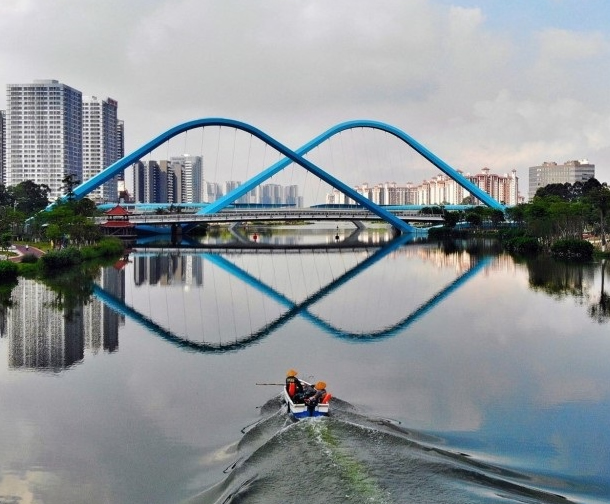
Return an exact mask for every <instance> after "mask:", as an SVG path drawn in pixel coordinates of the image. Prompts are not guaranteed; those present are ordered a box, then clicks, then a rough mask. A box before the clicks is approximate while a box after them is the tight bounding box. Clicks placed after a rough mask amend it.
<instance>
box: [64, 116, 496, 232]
mask: <svg viewBox="0 0 610 504" xmlns="http://www.w3.org/2000/svg"><path fill="white" fill-rule="evenodd" d="M204 126H227V127H232V128H235V129H239V130H242V131H246V132H248V133H250V134H252V135H254V136H256V137H257V138H259V139H260V140H262V141H263V142H265V143H266V144H267V145H270V146H271V147H273V148H274V149H276V150H277V151H279V152H280V153H281V154H283V155H284V156H285V158H284V159H282V160H280V161H278V162H277V163H275V164H273V165H272V166H270V167H269V168H267V169H265V170H263V171H262V172H261V173H259V174H258V175H255V176H254V177H252V178H250V179H249V180H248V181H247V182H245V183H244V184H242V185H241V186H239V187H238V188H236V189H235V190H233V191H231V192H230V193H228V194H226V195H225V196H223V197H222V198H220V199H218V200H217V201H216V202H214V203H211V204H210V205H208V206H207V207H205V208H204V209H202V210H201V213H204V214H212V213H215V212H218V211H220V210H222V209H224V208H225V207H227V206H228V205H230V204H231V203H233V202H234V201H235V200H237V199H238V198H239V197H241V196H243V195H244V194H246V193H248V192H249V191H251V190H252V189H254V188H255V187H257V186H258V185H260V184H261V183H263V182H264V181H265V180H267V179H268V178H270V177H271V176H273V175H274V174H276V173H278V172H279V171H281V170H282V169H284V168H285V167H287V166H289V165H290V164H291V163H292V162H295V163H297V164H299V165H300V166H302V167H303V168H305V169H306V170H308V171H310V172H311V173H313V174H314V175H316V176H317V177H319V178H320V179H321V180H324V181H325V182H326V183H328V184H329V185H331V186H332V187H334V188H335V189H337V190H339V191H341V192H342V193H343V194H345V195H346V196H348V197H349V198H351V199H352V200H354V201H356V202H357V203H359V204H361V205H362V206H363V207H364V208H366V209H367V210H370V211H371V212H373V213H375V214H376V215H377V216H379V217H380V218H381V219H383V220H385V221H386V222H388V223H389V224H391V225H392V226H394V227H395V228H396V229H398V230H399V231H401V232H406V233H411V232H413V231H414V228H413V227H412V226H411V225H409V224H407V223H406V222H404V221H402V220H401V219H399V218H397V217H396V216H394V215H393V214H392V213H391V212H389V211H388V210H386V209H384V208H383V207H381V206H379V205H377V204H375V203H373V202H372V201H370V200H369V199H368V198H365V197H364V196H362V195H361V194H359V193H357V192H356V191H355V190H354V189H353V188H351V187H349V186H348V185H346V184H345V183H343V182H341V181H340V180H339V179H337V178H336V177H334V176H333V175H331V174H330V173H328V172H326V171H325V170H323V169H321V168H319V167H318V166H316V165H315V164H313V163H312V162H311V161H309V160H307V159H305V158H304V157H303V156H304V155H305V154H307V153H308V152H309V151H311V150H312V149H313V148H315V147H317V146H318V145H320V144H321V143H322V142H324V141H326V140H328V139H329V138H331V137H332V136H334V135H336V134H337V133H340V132H342V131H345V130H348V129H354V128H372V129H377V130H381V131H385V132H387V133H389V134H392V135H394V136H395V137H397V138H399V139H400V140H402V141H403V142H405V143H406V144H407V145H409V146H410V147H411V148H413V149H414V150H415V151H416V152H418V153H419V154H420V155H422V156H423V157H424V158H426V159H427V160H428V161H430V162H431V163H432V164H434V165H435V166H436V167H437V168H438V169H440V170H441V171H442V172H443V173H445V174H446V175H447V176H449V177H450V178H452V179H453V180H455V181H456V182H457V183H458V184H460V185H461V186H462V187H464V189H466V190H467V191H469V192H470V193H471V194H473V195H474V196H475V197H477V198H478V199H479V200H481V201H482V202H483V203H485V204H486V205H488V206H490V207H491V208H495V209H500V210H504V206H503V205H502V204H500V203H499V202H497V201H496V200H495V199H493V198H492V197H491V196H490V195H489V194H487V193H486V192H485V191H483V190H482V189H481V188H479V187H478V186H476V185H474V184H473V183H472V182H470V181H469V180H468V179H467V178H466V177H464V176H463V175H461V174H460V173H459V172H458V171H457V170H455V169H453V168H452V167H451V166H449V165H448V164H447V163H446V162H444V161H443V160H442V159H440V158H439V157H438V156H436V155H435V154H433V153H432V152H431V151H430V150H428V149H427V148H426V147H424V146H423V145H422V144H420V143H419V142H417V141H416V140H415V139H414V138H412V137H411V136H409V135H407V134H406V133H404V132H403V131H401V130H400V129H398V128H396V127H394V126H391V125H389V124H386V123H383V122H379V121H371V120H354V121H347V122H343V123H340V124H337V125H336V126H333V127H332V128H330V129H328V130H327V131H325V132H324V133H322V134H321V135H318V136H317V137H315V138H314V139H312V140H310V141H309V142H308V143H306V144H305V145H303V146H302V147H300V148H299V149H297V150H296V151H293V150H291V149H289V148H288V147H286V146H285V145H283V144H282V143H280V142H278V141H277V140H275V139H274V138H273V137H271V136H269V135H267V134H266V133H264V132H263V131H261V130H259V129H258V128H255V127H254V126H251V125H250V124H247V123H244V122H241V121H237V120H234V119H226V118H203V119H195V120H192V121H187V122H184V123H181V124H178V125H176V126H174V127H173V128H170V129H168V130H167V131H165V132H163V133H161V134H160V135H158V136H157V137H155V138H153V139H152V140H151V141H149V142H148V143H146V144H145V145H143V146H142V147H140V148H138V149H136V150H135V151H133V152H132V153H131V154H128V155H127V156H125V157H123V158H122V159H120V160H118V161H116V162H115V163H113V164H111V165H110V166H109V167H107V168H106V169H105V170H103V171H101V172H100V173H98V174H97V175H95V176H94V177H92V178H91V179H89V180H87V181H86V182H84V183H82V184H81V185H79V186H78V187H76V188H75V189H74V190H73V197H74V198H76V199H79V198H82V197H84V196H86V195H87V194H89V193H90V192H91V191H93V190H94V189H96V188H97V187H99V186H100V185H102V184H103V183H105V182H107V181H108V180H110V179H111V178H112V177H114V176H115V175H117V174H118V173H121V172H123V171H124V170H125V169H126V168H128V167H129V166H131V165H133V164H134V163H135V162H137V161H138V160H140V159H141V158H142V157H144V156H145V155H146V154H148V153H149V152H152V151H153V150H154V149H156V148H157V147H159V146H160V145H162V144H163V143H165V142H166V141H168V140H169V139H171V138H173V137H175V136H177V135H179V134H180V133H184V132H186V131H188V130H191V129H195V128H200V127H204ZM64 198H65V197H64Z"/></svg>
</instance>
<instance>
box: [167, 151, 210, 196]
mask: <svg viewBox="0 0 610 504" xmlns="http://www.w3.org/2000/svg"><path fill="white" fill-rule="evenodd" d="M170 163H171V170H172V172H173V174H174V176H175V180H176V179H177V178H178V174H180V175H179V178H180V183H179V185H178V184H176V186H175V187H174V191H175V197H176V199H175V200H174V201H173V202H174V203H201V202H202V201H203V183H202V182H203V159H202V157H201V156H189V155H188V154H184V155H183V156H172V157H171V158H170Z"/></svg>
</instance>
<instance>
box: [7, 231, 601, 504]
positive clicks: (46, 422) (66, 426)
mask: <svg viewBox="0 0 610 504" xmlns="http://www.w3.org/2000/svg"><path fill="white" fill-rule="evenodd" d="M294 233H298V230H296V231H294V232H291V233H290V234H288V235H284V236H285V237H284V238H277V237H276V238H270V237H265V238H264V239H265V240H266V241H268V242H272V241H279V242H282V241H283V242H284V243H292V244H298V243H301V244H310V243H313V242H316V239H314V238H312V233H308V234H306V235H305V234H303V233H301V235H295V234H294ZM337 233H338V234H340V237H339V240H338V241H337V240H335V237H334V234H335V232H334V230H333V232H331V233H330V234H329V235H328V236H327V235H324V234H322V235H319V236H318V238H317V242H318V243H322V242H327V243H328V244H329V247H327V248H325V249H323V250H296V249H288V250H273V251H258V252H253V251H249V250H241V251H236V250H223V251H218V252H214V253H212V252H209V251H205V250H201V249H197V248H183V249H180V250H175V249H163V250H160V249H153V248H147V247H137V248H136V249H135V250H134V251H133V252H132V253H131V254H130V256H129V257H128V258H127V260H126V261H121V262H119V263H117V264H115V265H114V266H112V267H108V268H105V269H104V270H103V271H102V272H101V274H100V275H98V276H97V278H96V282H95V286H91V285H89V284H87V283H86V282H85V281H84V280H83V282H82V283H83V285H79V286H76V285H73V284H70V285H71V287H69V288H66V286H65V285H64V286H62V285H61V283H60V282H58V283H57V284H52V285H43V284H38V283H35V282H33V281H31V280H24V279H22V280H20V282H19V284H18V285H17V286H16V287H14V288H13V290H12V293H11V297H10V302H7V299H6V296H5V298H4V306H3V307H2V309H1V311H0V335H1V338H0V503H1V504H7V503H20V504H21V503H44V504H55V503H57V504H59V503H61V504H65V503H83V502H87V503H112V504H114V503H135V504H137V503H177V502H190V503H214V502H218V503H222V502H226V503H228V502H256V503H258V502H260V503H263V502H265V503H269V502H278V503H279V502H304V501H308V502H313V503H316V502H320V503H321V502H324V503H330V502H332V503H334V502H337V503H339V502H381V503H403V502H431V503H441V502H444V503H454V502H464V503H466V502H481V503H487V502H506V501H508V502H582V503H593V502H610V429H608V426H609V425H610V366H609V365H608V363H609V362H610V309H609V305H610V303H609V299H608V294H607V292H608V290H609V289H608V288H607V287H606V286H607V279H605V278H604V277H603V275H602V271H603V270H602V264H600V263H595V264H587V265H562V264H557V263H554V262H552V261H549V260H538V261H522V262H515V261H514V260H513V259H512V258H511V257H509V256H506V255H501V254H498V253H497V252H496V251H495V250H494V247H493V244H487V243H478V244H473V243H457V244H451V245H439V244H436V243H422V242H417V241H415V242H409V243H396V242H392V243H389V244H384V245H383V246H375V245H374V243H375V242H377V241H378V239H379V238H380V237H381V238H383V236H382V235H383V233H371V234H370V235H366V234H365V235H364V237H360V240H362V239H364V241H368V242H370V243H371V245H370V246H368V247H364V248H357V249H353V248H344V249H333V248H332V247H330V245H332V244H333V243H336V242H343V241H344V240H345V238H346V237H347V234H349V233H346V232H344V231H343V230H342V229H341V230H339V231H337ZM327 234H328V233H327ZM314 235H315V233H314ZM261 236H262V235H261ZM286 236H288V238H286ZM77 287H79V288H77ZM604 289H606V290H604ZM291 367H294V368H296V369H298V371H299V376H300V377H301V378H305V379H307V378H309V379H311V380H324V381H326V382H327V383H328V389H329V390H330V391H331V392H332V393H333V395H334V397H335V399H333V403H332V408H333V415H332V417H330V418H327V419H322V420H315V421H314V420H312V421H302V422H299V423H293V422H291V421H290V420H289V419H288V418H287V417H286V415H285V411H284V408H283V407H282V406H281V405H280V403H279V401H278V399H277V395H278V392H279V389H280V387H279V386H277V385H273V384H275V383H281V382H282V381H283V379H284V376H285V372H286V370H287V369H289V368H291ZM261 384H269V385H261Z"/></svg>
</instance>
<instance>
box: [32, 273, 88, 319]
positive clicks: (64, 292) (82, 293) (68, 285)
mask: <svg viewBox="0 0 610 504" xmlns="http://www.w3.org/2000/svg"><path fill="white" fill-rule="evenodd" d="M99 271H100V268H99V265H97V264H87V265H86V266H85V265H81V266H80V267H78V268H70V269H69V270H66V271H63V272H61V273H59V274H55V275H53V276H50V277H46V278H44V279H42V283H44V284H45V285H46V286H47V287H48V288H49V289H50V290H51V291H52V292H54V293H55V299H54V300H53V302H52V303H51V304H50V305H51V306H52V307H53V308H54V309H56V310H59V311H63V312H64V314H65V317H66V319H68V320H70V319H72V317H73V316H74V314H75V313H78V312H80V310H81V309H82V307H83V306H84V305H86V304H88V303H89V302H90V301H91V296H92V295H93V281H94V280H95V278H97V277H98V276H99Z"/></svg>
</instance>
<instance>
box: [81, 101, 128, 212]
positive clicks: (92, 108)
mask: <svg viewBox="0 0 610 504" xmlns="http://www.w3.org/2000/svg"><path fill="white" fill-rule="evenodd" d="M117 110H118V103H117V102H116V101H115V100H113V99H112V98H107V99H105V100H102V99H99V98H97V97H96V96H85V97H84V98H83V171H82V181H85V180H89V179H90V178H92V177H94V176H95V175H97V174H98V173H100V172H101V171H102V170H103V169H104V168H106V167H108V166H110V165H111V164H112V163H114V162H115V161H117V160H118V159H120V157H121V156H120V152H121V150H122V149H121V147H120V138H119V133H120V130H119V120H118V117H117ZM118 182H119V177H113V178H112V179H111V180H109V181H108V182H105V183H104V184H102V185H101V186H100V187H98V188H97V189H94V190H93V191H92V192H91V193H90V194H89V195H88V197H89V198H91V199H92V200H93V201H96V202H100V203H101V202H107V201H118Z"/></svg>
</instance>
